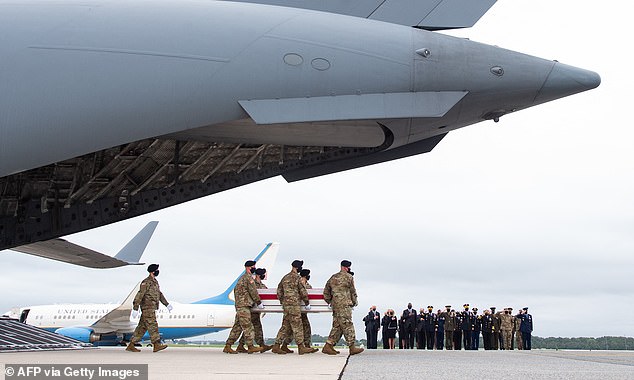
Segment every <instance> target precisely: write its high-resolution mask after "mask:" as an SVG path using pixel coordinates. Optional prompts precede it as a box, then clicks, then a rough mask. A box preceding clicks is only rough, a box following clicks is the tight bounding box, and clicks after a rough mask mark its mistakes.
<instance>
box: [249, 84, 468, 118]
mask: <svg viewBox="0 0 634 380" xmlns="http://www.w3.org/2000/svg"><path fill="white" fill-rule="evenodd" d="M466 94H467V92H466V91H443V92H401V93H386V94H361V95H335V96H319V97H312V98H286V99H261V100H241V101H239V103H240V105H241V106H242V108H244V110H245V111H246V112H247V113H248V114H249V116H250V117H251V118H252V119H253V120H254V121H255V123H256V124H277V123H305V122H317V121H339V120H375V119H402V118H420V117H442V116H443V115H445V114H446V113H447V112H448V111H449V110H450V109H451V108H452V107H453V106H454V105H456V103H458V102H459V101H460V100H461V99H462V98H463V97H464V96H465V95H466Z"/></svg>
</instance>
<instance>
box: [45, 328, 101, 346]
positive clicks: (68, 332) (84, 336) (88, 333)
mask: <svg viewBox="0 0 634 380" xmlns="http://www.w3.org/2000/svg"><path fill="white" fill-rule="evenodd" d="M55 332H56V333H57V334H59V335H63V336H65V337H68V338H72V339H77V340H79V341H81V342H84V343H94V342H97V341H99V340H101V335H100V334H96V333H95V332H94V331H93V330H92V329H89V328H86V327H62V328H60V329H57V330H55Z"/></svg>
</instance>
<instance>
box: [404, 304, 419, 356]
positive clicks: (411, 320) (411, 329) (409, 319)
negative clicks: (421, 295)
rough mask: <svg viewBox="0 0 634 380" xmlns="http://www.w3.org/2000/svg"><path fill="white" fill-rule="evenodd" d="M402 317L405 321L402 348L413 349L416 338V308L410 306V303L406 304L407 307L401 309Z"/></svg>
mask: <svg viewBox="0 0 634 380" xmlns="http://www.w3.org/2000/svg"><path fill="white" fill-rule="evenodd" d="M403 318H404V322H405V339H406V342H405V343H404V345H405V347H404V348H409V349H413V348H414V341H415V340H416V310H414V309H413V308H412V303H411V302H410V303H408V304H407V309H405V310H403Z"/></svg>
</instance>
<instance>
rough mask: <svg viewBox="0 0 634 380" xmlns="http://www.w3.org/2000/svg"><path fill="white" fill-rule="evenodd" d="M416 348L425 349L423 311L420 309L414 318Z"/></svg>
mask: <svg viewBox="0 0 634 380" xmlns="http://www.w3.org/2000/svg"><path fill="white" fill-rule="evenodd" d="M416 348H417V349H419V350H424V349H425V310H424V309H423V308H422V307H421V308H420V311H419V313H418V317H417V318H416Z"/></svg>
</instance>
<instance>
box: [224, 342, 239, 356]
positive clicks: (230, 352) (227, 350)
mask: <svg viewBox="0 0 634 380" xmlns="http://www.w3.org/2000/svg"><path fill="white" fill-rule="evenodd" d="M222 352H224V353H226V354H237V353H238V352H237V351H234V350H233V348H231V345H230V344H229V343H227V344H225V348H223V349H222Z"/></svg>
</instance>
